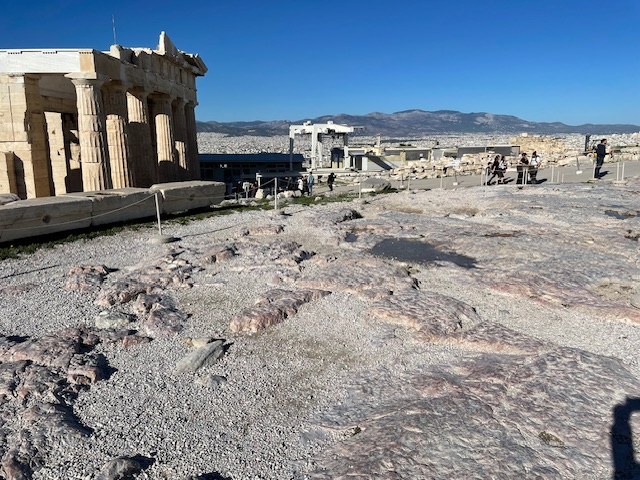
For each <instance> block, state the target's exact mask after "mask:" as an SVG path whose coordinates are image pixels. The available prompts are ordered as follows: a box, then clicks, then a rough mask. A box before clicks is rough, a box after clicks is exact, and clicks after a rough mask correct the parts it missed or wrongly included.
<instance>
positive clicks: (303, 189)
mask: <svg viewBox="0 0 640 480" xmlns="http://www.w3.org/2000/svg"><path fill="white" fill-rule="evenodd" d="M335 179H336V174H335V173H333V172H331V173H329V175H328V176H327V187H329V190H330V191H332V192H333V183H334V181H335ZM315 183H316V178H315V177H314V175H313V172H311V171H310V172H309V173H308V174H307V176H304V175H303V176H301V177H300V178H299V179H298V190H300V193H302V195H313V186H314V185H315Z"/></svg>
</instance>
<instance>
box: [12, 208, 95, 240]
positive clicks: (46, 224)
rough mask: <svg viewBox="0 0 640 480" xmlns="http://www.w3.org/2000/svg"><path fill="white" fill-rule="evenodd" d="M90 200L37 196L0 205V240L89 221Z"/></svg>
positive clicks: (86, 224) (78, 225)
mask: <svg viewBox="0 0 640 480" xmlns="http://www.w3.org/2000/svg"><path fill="white" fill-rule="evenodd" d="M91 209H92V206H91V200H90V199H88V198H73V197H41V198H32V199H29V200H21V201H19V202H11V203H8V204H6V205H0V243H2V242H8V241H11V240H16V239H19V238H29V237H35V236H38V235H47V234H51V233H56V232H64V231H66V230H75V229H79V228H87V227H89V226H90V225H91Z"/></svg>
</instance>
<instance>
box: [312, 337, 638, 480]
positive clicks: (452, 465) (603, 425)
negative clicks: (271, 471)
mask: <svg viewBox="0 0 640 480" xmlns="http://www.w3.org/2000/svg"><path fill="white" fill-rule="evenodd" d="M376 375H380V372H378V373H376ZM372 380H373V379H372V378H370V377H366V376H365V377H364V378H362V379H361V381H360V385H359V387H358V389H357V391H356V392H354V393H353V396H352V399H351V401H350V402H348V403H347V406H345V407H342V408H338V409H336V410H335V411H333V412H330V413H328V414H325V415H324V418H323V422H322V423H321V427H322V428H324V429H329V430H332V431H335V430H342V431H344V432H345V435H347V432H351V433H352V436H350V437H348V438H346V439H345V440H343V441H341V442H340V443H338V444H336V445H334V446H332V447H330V448H329V449H327V450H326V451H325V452H323V454H322V456H319V457H317V458H315V459H314V463H315V464H316V467H315V469H314V471H313V472H312V473H311V474H309V475H308V477H307V478H313V479H316V478H317V479H321V478H326V479H329V478H331V479H336V478H352V477H362V478H398V479H401V478H403V479H411V478H492V477H495V478H516V477H522V478H538V477H545V478H598V477H592V474H593V473H594V472H598V471H600V469H601V467H602V465H607V464H609V463H610V453H609V451H608V448H607V447H609V446H610V445H611V412H612V409H613V408H614V407H615V406H616V405H617V404H618V403H620V402H624V399H625V397H626V396H627V395H629V394H631V393H632V392H638V391H639V389H640V382H638V381H637V380H636V379H631V378H630V377H629V375H628V373H627V372H626V371H625V370H624V368H622V367H621V366H620V365H619V363H618V362H617V361H615V360H611V359H606V358H603V357H599V356H595V355H591V354H588V353H586V352H583V351H577V350H571V349H555V350H551V351H549V352H546V353H543V354H541V355H533V356H522V355H509V356H500V355H493V354H485V355H482V356H480V357H478V358H475V359H473V360H472V361H468V362H461V363H459V364H457V365H455V366H441V367H439V368H437V369H432V370H431V371H430V372H429V373H425V372H411V373H407V374H406V375H403V376H402V377H401V378H389V377H388V376H387V377H386V378H385V382H380V381H375V382H372ZM634 426H635V428H638V427H640V421H635V422H634ZM603 447H604V448H603ZM629 478H631V477H629Z"/></svg>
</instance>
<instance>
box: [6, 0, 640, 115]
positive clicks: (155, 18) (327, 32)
mask: <svg viewBox="0 0 640 480" xmlns="http://www.w3.org/2000/svg"><path fill="white" fill-rule="evenodd" d="M27 6H28V9H27ZM182 8H184V10H182ZM1 11H2V14H1V15H0V48H42V47H47V48H52V47H58V48H95V49H98V50H107V49H108V48H109V45H111V44H112V43H113V30H112V21H111V19H112V15H114V16H115V22H116V34H117V43H119V44H121V45H124V46H128V47H152V48H155V47H156V45H157V42H158V37H159V34H160V32H161V31H166V32H167V34H168V35H169V37H170V38H171V39H172V40H173V42H174V43H175V44H176V46H177V47H178V48H179V49H180V50H183V51H186V52H188V53H198V54H200V56H201V57H202V59H203V60H204V61H205V63H206V64H207V66H208V68H209V72H208V73H207V75H206V76H205V77H203V78H199V79H198V83H197V88H198V100H199V103H200V105H199V106H198V108H197V109H196V116H197V118H198V120H202V121H208V120H217V121H236V120H300V119H302V118H305V117H316V116H320V115H332V114H338V113H349V114H366V113H369V112H374V111H378V112H384V113H392V112H396V111H401V110H408V109H414V108H417V109H422V110H429V111H432V110H443V109H447V110H459V111H462V112H490V113H497V114H507V115H515V116H518V117H520V118H523V119H525V120H530V121H538V122H540V121H560V122H564V123H567V124H570V125H577V124H582V123H632V124H635V125H640V28H638V23H639V22H640V1H639V0H611V1H608V2H602V1H594V0H485V1H482V2H480V1H471V0H439V1H428V0H415V1H414V0H396V1H381V0H368V1H353V0H340V1H339V0H323V1H312V0H296V1H289V0H270V1H265V0H259V1H258V0H246V1H238V0H195V1H186V2H181V1H179V0H176V1H171V2H167V1H162V0H160V1H154V2H136V1H126V2H125V1H120V0H116V1H110V2H94V1H73V0H67V1H64V0H62V1H56V0H54V1H47V2H43V1H39V0H35V1H30V2H25V3H22V2H5V4H4V6H3V7H2V9H1Z"/></svg>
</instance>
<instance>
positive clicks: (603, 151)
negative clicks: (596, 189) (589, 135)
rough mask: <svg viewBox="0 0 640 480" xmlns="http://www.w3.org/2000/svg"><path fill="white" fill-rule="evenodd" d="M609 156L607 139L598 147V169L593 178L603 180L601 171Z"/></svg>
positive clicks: (601, 141)
mask: <svg viewBox="0 0 640 480" xmlns="http://www.w3.org/2000/svg"><path fill="white" fill-rule="evenodd" d="M606 155H607V139H606V138H603V139H602V140H600V143H599V144H598V146H597V147H596V169H595V171H594V172H593V178H601V177H602V175H601V174H600V169H601V168H602V164H603V163H604V157H605V156H606Z"/></svg>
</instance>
